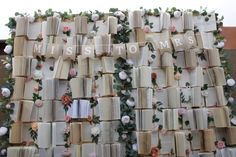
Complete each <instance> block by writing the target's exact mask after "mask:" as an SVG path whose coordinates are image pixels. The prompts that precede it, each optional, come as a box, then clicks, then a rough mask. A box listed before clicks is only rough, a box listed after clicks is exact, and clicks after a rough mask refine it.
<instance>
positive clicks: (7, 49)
mask: <svg viewBox="0 0 236 157" xmlns="http://www.w3.org/2000/svg"><path fill="white" fill-rule="evenodd" d="M12 49H13V48H12V46H11V45H7V46H6V47H5V48H4V50H3V51H4V52H5V53H6V54H8V55H9V54H10V53H11V52H12Z"/></svg>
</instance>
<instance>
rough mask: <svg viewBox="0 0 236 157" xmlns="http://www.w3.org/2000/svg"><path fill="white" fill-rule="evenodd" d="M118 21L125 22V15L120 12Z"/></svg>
mask: <svg viewBox="0 0 236 157" xmlns="http://www.w3.org/2000/svg"><path fill="white" fill-rule="evenodd" d="M120 20H122V21H124V20H125V14H124V13H122V12H121V14H120Z"/></svg>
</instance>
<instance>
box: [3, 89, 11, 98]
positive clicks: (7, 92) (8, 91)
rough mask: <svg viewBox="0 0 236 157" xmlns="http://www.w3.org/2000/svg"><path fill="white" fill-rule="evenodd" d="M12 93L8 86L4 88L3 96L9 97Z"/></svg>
mask: <svg viewBox="0 0 236 157" xmlns="http://www.w3.org/2000/svg"><path fill="white" fill-rule="evenodd" d="M10 95H11V91H10V90H9V89H8V88H2V96H4V97H9V96H10Z"/></svg>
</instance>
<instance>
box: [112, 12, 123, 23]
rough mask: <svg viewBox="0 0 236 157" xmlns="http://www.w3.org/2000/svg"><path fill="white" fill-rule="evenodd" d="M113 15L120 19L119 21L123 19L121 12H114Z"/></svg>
mask: <svg viewBox="0 0 236 157" xmlns="http://www.w3.org/2000/svg"><path fill="white" fill-rule="evenodd" d="M114 15H115V16H117V17H120V20H122V21H123V20H124V19H125V14H124V13H122V11H116V12H115V13H114Z"/></svg>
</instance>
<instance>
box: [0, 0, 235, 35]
mask: <svg viewBox="0 0 236 157" xmlns="http://www.w3.org/2000/svg"><path fill="white" fill-rule="evenodd" d="M1 3H2V5H1V8H0V39H6V38H7V37H8V28H7V27H6V26H4V25H5V24H6V23H7V22H8V17H10V16H14V13H15V12H16V11H17V12H21V13H30V14H32V15H33V11H35V10H37V9H41V10H42V11H45V10H47V9H48V8H52V9H53V10H56V11H68V10H69V9H72V11H73V13H79V12H80V11H85V10H95V9H97V10H99V11H104V12H106V11H108V10H109V8H119V9H129V10H134V9H139V7H140V6H143V7H144V8H148V9H149V8H157V7H162V8H163V9H165V8H167V7H169V8H171V7H177V8H179V9H198V10H199V8H200V6H203V7H207V8H208V10H209V11H211V10H216V12H218V13H219V14H220V15H224V17H225V19H224V26H236V8H235V6H236V1H235V0H38V1H37V0H4V1H2V2H1Z"/></svg>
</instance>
